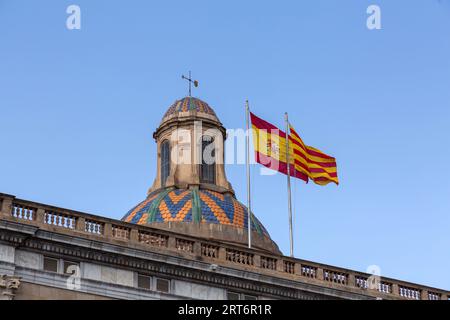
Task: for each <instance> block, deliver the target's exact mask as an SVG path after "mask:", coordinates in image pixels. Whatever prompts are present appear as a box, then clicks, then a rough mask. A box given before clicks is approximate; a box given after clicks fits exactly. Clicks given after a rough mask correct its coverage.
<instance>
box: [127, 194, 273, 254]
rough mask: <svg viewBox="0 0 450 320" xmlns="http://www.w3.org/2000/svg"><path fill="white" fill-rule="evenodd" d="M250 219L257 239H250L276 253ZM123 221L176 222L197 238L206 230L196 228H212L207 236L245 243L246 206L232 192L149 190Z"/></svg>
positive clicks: (156, 224)
mask: <svg viewBox="0 0 450 320" xmlns="http://www.w3.org/2000/svg"><path fill="white" fill-rule="evenodd" d="M252 220H253V221H252V230H253V232H252V233H253V234H255V235H258V238H259V239H252V241H254V245H255V246H256V247H259V248H261V249H264V250H269V251H272V252H277V253H278V252H279V249H278V246H276V244H275V243H274V242H273V241H272V240H271V238H270V236H269V233H268V232H267V230H266V229H265V228H264V226H263V225H262V224H261V222H259V220H258V219H257V218H256V217H255V216H253V219H252ZM122 221H125V222H129V223H133V224H138V225H151V226H152V227H159V226H161V227H162V226H167V225H172V226H173V225H177V227H178V228H179V229H180V228H183V229H184V232H187V233H189V234H190V235H197V236H200V237H205V236H204V235H205V232H200V231H198V230H197V229H196V227H198V228H204V229H208V230H209V231H211V230H213V229H214V230H216V231H214V230H213V231H214V232H213V231H211V232H210V233H209V235H208V236H207V238H209V239H216V240H224V241H229V242H235V243H241V244H246V240H245V239H246V235H247V230H248V229H247V222H248V215H247V208H246V206H245V205H243V204H242V203H240V202H239V201H238V200H237V199H236V198H235V197H234V196H233V195H231V194H229V193H225V194H222V193H218V192H215V191H212V190H206V189H205V190H203V189H197V188H194V189H177V188H167V189H162V190H158V191H155V192H153V193H150V194H149V195H148V197H147V199H145V200H144V201H142V202H141V203H139V204H138V205H137V206H135V207H134V208H133V209H131V210H130V211H129V212H128V213H127V214H126V215H125V216H124V217H123V218H122ZM162 228H164V227H162ZM224 230H227V231H225V232H224ZM224 235H226V236H224Z"/></svg>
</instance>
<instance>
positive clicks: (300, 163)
mask: <svg viewBox="0 0 450 320" xmlns="http://www.w3.org/2000/svg"><path fill="white" fill-rule="evenodd" d="M289 131H290V133H291V134H290V135H289V141H290V144H291V145H292V146H293V158H294V165H295V169H296V170H303V169H304V168H307V170H308V177H309V178H310V179H311V180H313V181H314V182H315V183H316V184H319V185H327V184H328V183H330V182H334V183H335V184H337V185H338V184H339V180H338V177H337V165H336V159H335V158H333V157H330V156H328V155H326V154H325V153H323V152H322V151H320V150H318V149H316V148H313V147H310V146H307V145H305V144H304V143H303V140H302V139H301V138H300V136H299V135H298V133H297V132H296V131H295V129H294V128H293V127H292V125H289Z"/></svg>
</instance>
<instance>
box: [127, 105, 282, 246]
mask: <svg viewBox="0 0 450 320" xmlns="http://www.w3.org/2000/svg"><path fill="white" fill-rule="evenodd" d="M153 137H154V139H155V140H156V143H157V150H158V157H157V158H158V160H157V171H156V178H155V181H154V182H153V185H152V186H151V188H150V189H149V191H148V194H147V198H146V199H145V200H144V201H142V202H141V203H139V204H138V205H137V206H135V207H134V208H133V209H131V210H130V211H129V212H128V213H127V214H126V215H125V216H124V217H123V218H122V220H124V221H126V222H130V223H135V224H140V225H151V226H152V227H155V228H161V229H170V230H172V231H175V232H178V233H181V234H189V235H193V236H198V237H201V238H205V239H208V240H216V241H221V242H230V243H233V244H235V245H236V244H237V245H242V246H246V245H247V244H248V238H247V236H248V234H247V224H248V214H247V208H246V206H245V205H243V204H242V203H241V202H239V201H238V200H237V199H236V197H235V193H234V190H233V188H232V186H231V184H230V183H229V182H228V180H227V177H226V174H225V166H224V141H225V139H226V130H225V128H224V127H223V125H222V123H221V122H220V120H219V119H218V117H217V116H216V113H215V112H214V110H213V109H212V108H211V107H210V106H209V105H208V104H207V103H206V102H204V101H202V100H200V99H198V98H194V97H186V98H183V99H181V100H177V101H175V103H174V104H172V105H171V106H170V107H169V109H168V110H167V112H166V113H165V115H164V117H163V119H162V121H161V124H160V125H159V127H158V128H157V129H156V131H155V133H154V134H153ZM251 226H252V246H253V247H254V248H258V249H261V250H264V251H269V252H272V253H276V254H280V251H279V249H278V246H277V245H276V244H275V243H274V242H273V241H272V240H271V238H270V236H269V234H268V232H267V230H266V229H265V228H264V226H263V225H262V224H261V223H260V222H259V220H258V219H257V218H256V217H255V215H252V221H251Z"/></svg>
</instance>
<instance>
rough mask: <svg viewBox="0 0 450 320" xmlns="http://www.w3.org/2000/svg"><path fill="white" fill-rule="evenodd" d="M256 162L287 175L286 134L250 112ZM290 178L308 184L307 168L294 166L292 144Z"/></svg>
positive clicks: (291, 148) (291, 145)
mask: <svg viewBox="0 0 450 320" xmlns="http://www.w3.org/2000/svg"><path fill="white" fill-rule="evenodd" d="M250 117H251V122H252V128H253V130H252V131H253V146H254V148H255V158H256V162H258V163H260V164H262V165H263V166H266V167H267V168H270V169H272V170H275V171H279V172H281V173H284V174H286V175H287V159H286V133H285V132H283V131H281V130H280V129H278V128H277V127H275V126H274V125H272V124H271V123H269V122H267V121H264V120H263V119H261V118H258V117H257V116H255V115H254V114H253V113H251V112H250ZM289 146H290V155H291V156H290V159H289V162H290V166H289V173H290V176H292V177H295V178H298V179H301V180H303V181H305V182H308V175H309V172H308V167H307V166H302V165H298V166H297V165H295V161H294V157H293V156H292V155H293V153H294V148H293V144H292V143H290V144H289Z"/></svg>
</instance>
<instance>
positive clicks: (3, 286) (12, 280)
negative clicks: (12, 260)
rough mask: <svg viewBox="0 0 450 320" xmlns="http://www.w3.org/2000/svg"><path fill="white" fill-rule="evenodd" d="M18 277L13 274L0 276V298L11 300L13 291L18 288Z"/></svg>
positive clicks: (13, 294)
mask: <svg viewBox="0 0 450 320" xmlns="http://www.w3.org/2000/svg"><path fill="white" fill-rule="evenodd" d="M19 286H20V278H19V277H15V276H7V275H1V276H0V300H13V299H14V296H15V292H16V290H17V289H19Z"/></svg>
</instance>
